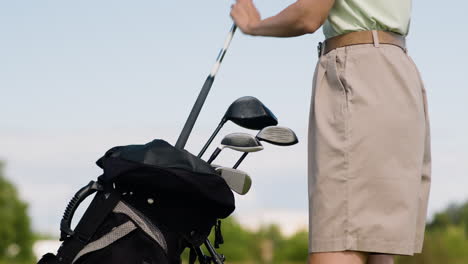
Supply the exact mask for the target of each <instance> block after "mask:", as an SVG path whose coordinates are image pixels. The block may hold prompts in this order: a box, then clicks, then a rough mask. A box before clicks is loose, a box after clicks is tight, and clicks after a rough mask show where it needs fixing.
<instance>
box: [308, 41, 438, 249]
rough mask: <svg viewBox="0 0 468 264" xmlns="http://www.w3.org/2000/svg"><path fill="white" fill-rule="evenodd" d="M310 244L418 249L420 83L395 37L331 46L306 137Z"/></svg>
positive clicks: (422, 149) (425, 133)
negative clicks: (393, 41)
mask: <svg viewBox="0 0 468 264" xmlns="http://www.w3.org/2000/svg"><path fill="white" fill-rule="evenodd" d="M308 152H309V157H308V163H309V164H308V174H309V238H310V240H309V252H310V253H313V252H330V251H344V250H353V251H365V252H376V253H387V254H399V255H413V254H414V253H420V252H421V250H422V245H423V239H424V228H425V219H426V212H427V203H428V197H429V189H430V182H431V154H430V135H429V118H428V112H427V99H426V91H425V89H424V87H423V83H422V81H421V78H420V75H419V72H418V70H417V68H416V66H415V64H414V63H413V62H412V60H411V58H410V57H409V56H408V55H407V54H406V53H405V52H404V51H403V50H402V49H401V48H399V47H397V46H393V45H388V44H384V45H382V44H381V45H380V46H377V47H376V46H374V45H373V44H362V45H355V46H348V47H343V48H338V49H335V50H332V51H331V52H329V53H327V54H326V55H323V56H322V57H321V58H320V60H319V62H318V64H317V68H316V72H315V76H314V87H313V94H312V101H311V108H310V120H309V138H308Z"/></svg>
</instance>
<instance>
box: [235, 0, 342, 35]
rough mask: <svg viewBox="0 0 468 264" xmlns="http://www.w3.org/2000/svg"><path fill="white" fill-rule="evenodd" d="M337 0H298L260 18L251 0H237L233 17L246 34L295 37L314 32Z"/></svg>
mask: <svg viewBox="0 0 468 264" xmlns="http://www.w3.org/2000/svg"><path fill="white" fill-rule="evenodd" d="M334 2H335V0H297V1H296V2H295V3H294V4H292V5H290V6H288V7H287V8H285V9H284V10H283V11H281V12H280V13H279V14H277V15H276V16H272V17H269V18H266V19H263V20H262V19H261V18H260V14H259V13H258V11H257V9H256V8H255V6H254V4H253V3H252V0H237V1H236V3H235V4H234V5H233V6H232V10H231V17H232V18H233V20H234V22H235V23H236V25H237V26H238V27H239V28H240V29H241V30H242V32H244V33H245V34H249V35H254V36H271V37H295V36H300V35H304V34H307V33H313V32H315V31H316V30H317V29H318V28H320V26H322V24H323V23H324V22H325V20H326V19H327V16H328V13H329V11H330V9H331V8H332V6H333V4H334Z"/></svg>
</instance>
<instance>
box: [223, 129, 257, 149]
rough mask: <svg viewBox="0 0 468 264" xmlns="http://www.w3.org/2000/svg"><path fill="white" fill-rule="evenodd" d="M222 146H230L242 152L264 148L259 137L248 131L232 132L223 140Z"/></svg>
mask: <svg viewBox="0 0 468 264" xmlns="http://www.w3.org/2000/svg"><path fill="white" fill-rule="evenodd" d="M221 148H230V149H233V150H237V151H242V152H256V151H260V150H263V146H262V144H261V143H260V141H258V139H257V138H256V137H254V136H252V135H250V134H247V133H231V134H228V135H227V136H225V137H224V138H223V140H221Z"/></svg>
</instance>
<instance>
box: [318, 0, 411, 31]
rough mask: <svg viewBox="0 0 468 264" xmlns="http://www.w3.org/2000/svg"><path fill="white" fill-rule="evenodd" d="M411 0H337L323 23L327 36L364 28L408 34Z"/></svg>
mask: <svg viewBox="0 0 468 264" xmlns="http://www.w3.org/2000/svg"><path fill="white" fill-rule="evenodd" d="M411 1H412V0H335V4H334V6H333V7H332V9H331V10H330V13H329V15H328V18H327V21H326V22H325V24H324V25H323V33H324V34H325V37H326V38H330V37H334V36H337V35H341V34H344V33H349V32H353V31H362V30H384V31H391V32H395V33H398V34H401V35H405V36H406V35H407V34H408V30H409V24H410V16H411Z"/></svg>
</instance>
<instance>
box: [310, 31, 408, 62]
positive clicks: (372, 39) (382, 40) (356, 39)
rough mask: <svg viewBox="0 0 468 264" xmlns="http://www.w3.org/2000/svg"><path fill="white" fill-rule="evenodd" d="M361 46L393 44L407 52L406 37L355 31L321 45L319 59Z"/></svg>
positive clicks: (386, 32) (383, 32)
mask: <svg viewBox="0 0 468 264" xmlns="http://www.w3.org/2000/svg"><path fill="white" fill-rule="evenodd" d="M359 44H374V45H376V46H378V45H379V44H392V45H395V46H398V47H400V48H402V49H403V50H406V40H405V37H404V36H402V35H400V34H397V33H393V32H388V31H378V30H368V31H355V32H351V33H346V34H343V35H338V36H336V37H332V38H328V39H326V40H325V41H324V42H323V43H322V42H321V43H319V46H318V52H319V57H320V56H321V55H324V54H327V53H328V52H330V51H331V50H334V49H336V48H341V47H345V46H351V45H359Z"/></svg>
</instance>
